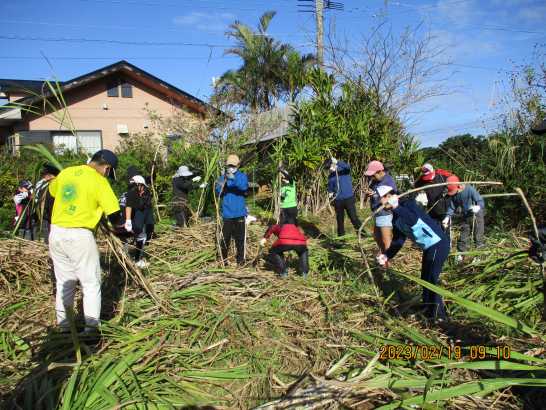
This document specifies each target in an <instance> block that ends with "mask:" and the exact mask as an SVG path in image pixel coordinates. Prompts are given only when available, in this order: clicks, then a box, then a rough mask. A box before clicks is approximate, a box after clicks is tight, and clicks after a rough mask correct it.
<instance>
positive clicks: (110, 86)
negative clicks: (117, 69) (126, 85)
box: [106, 80, 119, 97]
mask: <svg viewBox="0 0 546 410" xmlns="http://www.w3.org/2000/svg"><path fill="white" fill-rule="evenodd" d="M118 84H119V82H118V81H117V80H112V81H109V82H108V83H107V84H106V94H107V95H108V97H119V91H118Z"/></svg>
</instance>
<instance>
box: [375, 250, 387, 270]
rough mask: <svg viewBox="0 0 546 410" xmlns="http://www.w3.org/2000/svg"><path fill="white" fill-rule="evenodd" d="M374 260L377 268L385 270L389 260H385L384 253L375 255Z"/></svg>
mask: <svg viewBox="0 0 546 410" xmlns="http://www.w3.org/2000/svg"><path fill="white" fill-rule="evenodd" d="M375 260H376V261H377V263H378V264H379V266H381V267H383V268H386V267H387V266H388V263H389V258H387V255H385V254H384V253H380V254H379V255H377V256H376V257H375Z"/></svg>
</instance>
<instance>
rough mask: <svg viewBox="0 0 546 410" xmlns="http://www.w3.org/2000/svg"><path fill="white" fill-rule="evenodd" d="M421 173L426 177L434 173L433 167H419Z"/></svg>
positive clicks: (425, 165) (428, 165)
mask: <svg viewBox="0 0 546 410" xmlns="http://www.w3.org/2000/svg"><path fill="white" fill-rule="evenodd" d="M421 172H422V173H423V175H428V174H430V173H431V172H434V167H433V166H432V164H429V163H426V164H424V165H423V166H422V167H421Z"/></svg>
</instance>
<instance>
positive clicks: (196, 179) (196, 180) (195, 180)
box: [191, 175, 201, 182]
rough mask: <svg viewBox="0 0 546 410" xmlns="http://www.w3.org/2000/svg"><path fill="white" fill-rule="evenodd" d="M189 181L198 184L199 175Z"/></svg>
mask: <svg viewBox="0 0 546 410" xmlns="http://www.w3.org/2000/svg"><path fill="white" fill-rule="evenodd" d="M191 180H192V181H193V182H199V181H201V177H200V176H199V175H197V176H196V177H193V178H192V179H191Z"/></svg>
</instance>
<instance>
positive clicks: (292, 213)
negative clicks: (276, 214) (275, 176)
mask: <svg viewBox="0 0 546 410" xmlns="http://www.w3.org/2000/svg"><path fill="white" fill-rule="evenodd" d="M279 173H280V174H281V184H282V185H281V216H280V224H281V225H282V224H285V223H288V224H295V225H297V219H298V198H297V193H296V181H295V180H294V178H292V176H290V174H289V173H288V171H287V170H285V169H284V168H283V167H279Z"/></svg>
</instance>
